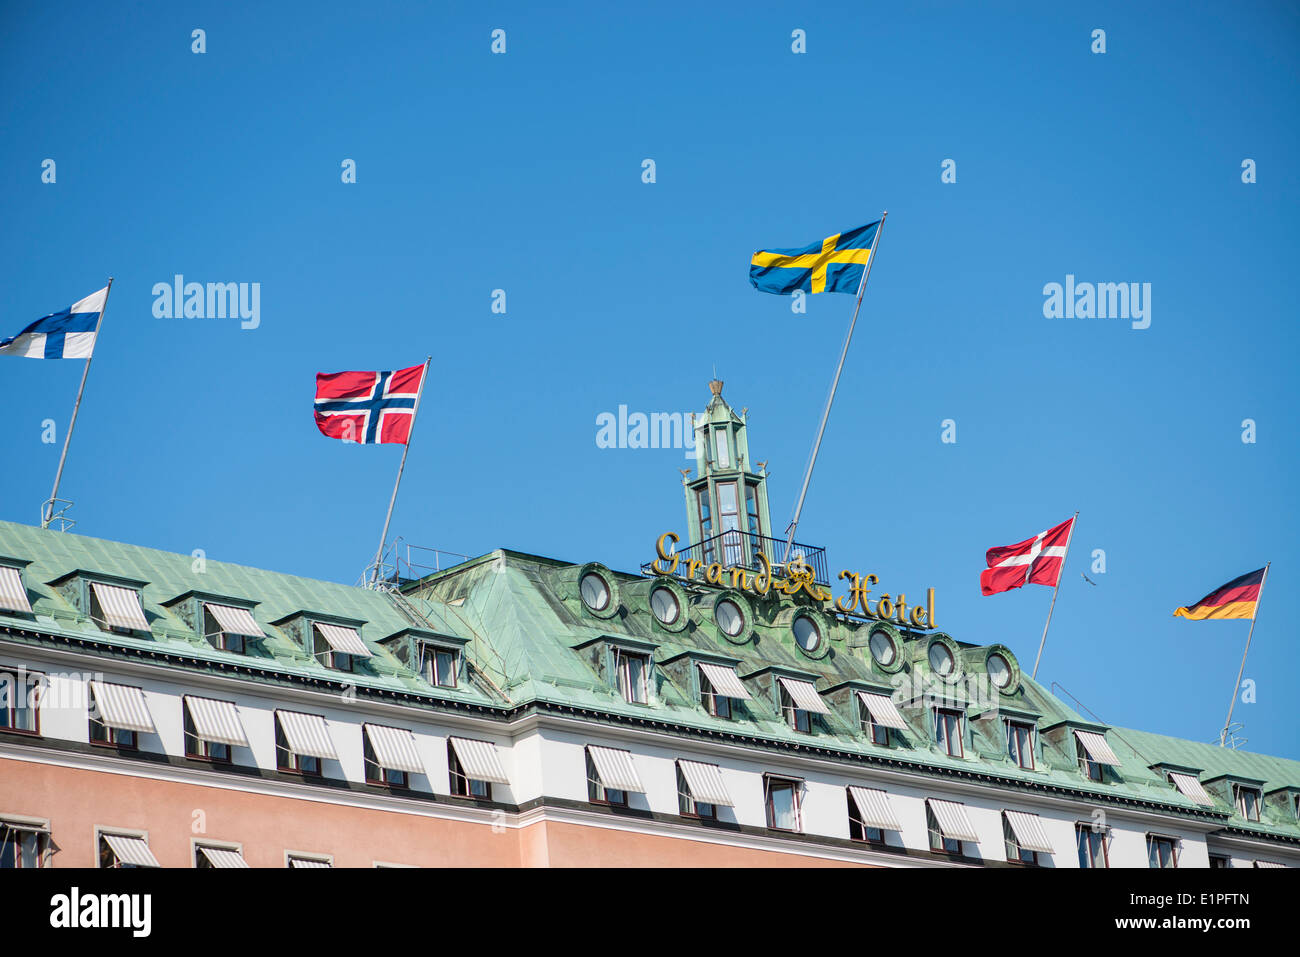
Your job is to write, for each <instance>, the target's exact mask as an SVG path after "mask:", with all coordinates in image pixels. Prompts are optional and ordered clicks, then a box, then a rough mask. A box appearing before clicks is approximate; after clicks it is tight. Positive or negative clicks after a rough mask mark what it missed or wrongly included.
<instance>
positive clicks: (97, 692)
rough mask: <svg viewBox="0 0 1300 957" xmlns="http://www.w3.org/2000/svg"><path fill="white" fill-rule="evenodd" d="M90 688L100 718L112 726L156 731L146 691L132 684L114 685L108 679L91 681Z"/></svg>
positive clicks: (121, 728) (150, 731)
mask: <svg viewBox="0 0 1300 957" xmlns="http://www.w3.org/2000/svg"><path fill="white" fill-rule="evenodd" d="M90 690H91V692H92V693H93V694H94V696H95V707H96V708H98V709H99V720H100V721H102V722H103V723H104V724H105V725H107V726H108V727H110V728H117V729H119V730H121V731H144V732H148V733H152V732H154V731H155V730H156V729H155V728H154V724H153V717H152V716H151V715H150V714H149V705H148V704H146V703H145V700H144V692H143V691H141V690H140V689H139V688H133V687H131V686H130V685H114V684H109V683H108V682H107V681H96V680H94V679H93V678H92V679H91V681H90Z"/></svg>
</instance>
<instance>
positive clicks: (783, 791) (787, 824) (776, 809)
mask: <svg viewBox="0 0 1300 957" xmlns="http://www.w3.org/2000/svg"><path fill="white" fill-rule="evenodd" d="M769 799H770V801H771V805H772V827H779V828H784V829H785V830H787V831H793V830H794V788H793V787H792V786H791V785H789V784H773V785H771V790H770V791H769Z"/></svg>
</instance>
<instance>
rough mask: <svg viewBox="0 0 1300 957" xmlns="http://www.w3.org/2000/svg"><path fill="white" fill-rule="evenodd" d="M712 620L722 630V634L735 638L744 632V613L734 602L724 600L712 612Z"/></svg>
mask: <svg viewBox="0 0 1300 957" xmlns="http://www.w3.org/2000/svg"><path fill="white" fill-rule="evenodd" d="M713 618H714V620H715V621H716V622H717V623H718V627H719V628H721V629H722V633H723V634H724V635H727V636H728V637H731V638H735V637H737V636H738V635H739V634H740V633H741V632H742V631H744V630H745V613H744V612H742V611H741V610H740V606H739V605H737V604H736V603H735V602H734V601H731V600H729V599H724V600H723V601H720V602H718V605H717V607H716V608H715V609H714V610H713Z"/></svg>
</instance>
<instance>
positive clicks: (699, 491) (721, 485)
mask: <svg viewBox="0 0 1300 957" xmlns="http://www.w3.org/2000/svg"><path fill="white" fill-rule="evenodd" d="M709 392H710V393H711V395H710V397H709V404H708V406H707V407H706V409H705V411H704V415H703V416H702V417H696V416H692V417H691V424H692V426H693V427H694V429H695V477H694V478H691V477H690V476H689V473H688V475H687V478H686V479H685V481H684V483H683V484H684V485H685V486H686V526H687V528H688V529H689V541H690V542H691V543H693V544H696V543H697V544H699V545H701V546H702V548H703V553H702V555H701V556H700V557H701V558H702V559H703V560H704V561H709V562H712V561H721V562H722V563H723V564H726V565H733V564H738V563H740V562H743V561H747V560H748V556H749V555H750V554H751V553H752V551H754V550H762V542H761V540H760V539H761V538H763V537H766V536H770V535H771V534H772V522H771V520H770V518H769V517H768V507H767V471H766V469H765V466H766V464H767V463H766V462H761V463H758V464H757V465H755V464H753V463H752V462H751V461H750V457H749V438H748V434H747V432H748V429H747V423H746V419H745V413H746V412H747V411H748V410H747V409H741V410H740V414H739V415H737V414H736V412H735V410H733V409H732V408H731V406H729V405H728V404H727V400H726V399H724V398H723V397H722V381H721V380H720V379H714V380H713V381H711V382H710V383H709ZM726 533H731V534H729V535H727V537H726V538H725V539H724V538H720V536H722V535H724V534H726ZM750 536H759V539H751V538H750ZM719 548H725V550H726V551H725V554H720V553H719V552H718V549H719ZM715 556H717V557H715Z"/></svg>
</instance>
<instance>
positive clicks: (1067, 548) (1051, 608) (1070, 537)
mask: <svg viewBox="0 0 1300 957" xmlns="http://www.w3.org/2000/svg"><path fill="white" fill-rule="evenodd" d="M1077 524H1079V513H1078V512H1075V513H1074V518H1072V519H1070V534H1069V535H1067V536H1065V554H1064V555H1062V556H1061V570H1060V571H1059V572H1057V573H1056V587H1055V588H1053V589H1052V603H1051V604H1050V605H1048V606H1047V624H1045V625H1043V637H1042V639H1041V640H1039V642H1038V655H1037V656H1036V657H1035V658H1034V673H1033V674H1032V675H1030V676H1029V677H1031V678H1033V679H1034V680H1035V681H1037V680H1038V663H1039V662H1040V661H1042V660H1043V645H1045V644H1047V629H1048V628H1051V627H1052V612H1053V611H1054V610H1055V609H1056V594H1057V592H1059V591H1060V590H1061V579H1062V578H1064V577H1065V560H1066V559H1067V558H1069V557H1070V542H1071V541H1073V540H1074V526H1075V525H1077Z"/></svg>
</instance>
